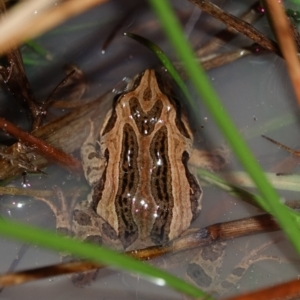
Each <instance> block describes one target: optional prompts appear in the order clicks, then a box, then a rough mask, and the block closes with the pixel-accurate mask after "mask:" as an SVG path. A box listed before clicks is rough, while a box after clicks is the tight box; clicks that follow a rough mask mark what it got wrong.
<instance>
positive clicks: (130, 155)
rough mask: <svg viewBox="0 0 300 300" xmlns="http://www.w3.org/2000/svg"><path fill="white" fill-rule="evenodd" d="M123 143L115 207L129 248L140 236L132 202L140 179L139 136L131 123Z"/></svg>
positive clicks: (121, 234) (122, 234)
mask: <svg viewBox="0 0 300 300" xmlns="http://www.w3.org/2000/svg"><path fill="white" fill-rule="evenodd" d="M122 145H123V147H122V151H121V154H120V163H119V183H118V190H117V193H116V197H115V207H116V214H117V216H118V224H119V238H120V240H121V242H122V244H123V246H124V248H127V247H128V246H130V245H131V244H132V243H133V242H134V241H135V240H136V239H137V238H138V227H137V225H136V223H135V222H134V219H133V215H132V202H133V201H134V200H133V198H134V197H135V196H136V191H137V186H138V181H139V170H138V165H137V159H138V150H139V149H138V143H137V137H136V134H135V132H134V130H133V129H132V127H131V126H130V125H129V124H125V125H124V129H123V140H122ZM128 195H130V196H128Z"/></svg>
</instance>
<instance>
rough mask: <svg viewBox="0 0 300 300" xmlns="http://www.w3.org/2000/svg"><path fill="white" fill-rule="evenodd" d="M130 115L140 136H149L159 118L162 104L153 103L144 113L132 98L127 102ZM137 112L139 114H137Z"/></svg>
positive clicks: (160, 102)
mask: <svg viewBox="0 0 300 300" xmlns="http://www.w3.org/2000/svg"><path fill="white" fill-rule="evenodd" d="M129 106H130V113H131V116H132V117H133V119H134V121H135V124H136V126H137V128H138V130H139V133H140V134H141V135H149V134H151V133H152V132H153V130H154V128H155V125H156V123H157V121H158V120H159V118H160V116H161V112H162V109H163V104H162V101H161V100H159V99H158V100H157V101H155V103H154V104H153V106H152V108H151V109H150V110H149V111H147V112H144V111H143V109H142V107H141V105H140V103H139V100H138V99H137V98H136V97H132V98H131V99H130V100H129ZM137 112H139V114H137Z"/></svg>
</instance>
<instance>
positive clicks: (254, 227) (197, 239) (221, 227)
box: [0, 214, 279, 286]
mask: <svg viewBox="0 0 300 300" xmlns="http://www.w3.org/2000/svg"><path fill="white" fill-rule="evenodd" d="M276 230H279V227H278V225H277V224H276V222H275V221H274V220H273V217H272V216H270V215H266V214H264V215H260V216H257V217H252V218H245V219H241V220H237V221H230V222H224V223H218V224H214V225H211V226H208V227H206V228H202V229H190V230H188V231H187V232H186V233H185V234H184V235H183V236H182V237H180V238H178V239H176V240H174V241H172V242H170V243H169V244H167V245H166V246H162V247H149V248H146V249H141V250H136V251H130V252H127V253H126V254H127V255H129V256H131V257H134V258H136V259H139V260H149V259H153V258H156V257H158V256H161V255H163V254H167V253H176V252H180V251H185V250H191V249H192V248H198V247H203V246H206V245H210V244H211V243H214V242H219V241H223V240H227V239H232V238H236V237H241V236H246V235H252V234H256V233H261V232H266V231H276ZM101 267H104V266H103V265H101V264H97V263H92V262H71V263H63V264H58V265H54V266H47V267H41V268H37V269H33V270H28V271H21V272H16V273H12V274H5V275H2V276H0V286H9V285H15V284H20V283H24V282H27V281H30V280H36V279H41V278H46V277H50V276H57V275H62V274H71V273H78V272H84V271H90V270H92V269H98V268H101Z"/></svg>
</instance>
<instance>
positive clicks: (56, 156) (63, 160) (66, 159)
mask: <svg viewBox="0 0 300 300" xmlns="http://www.w3.org/2000/svg"><path fill="white" fill-rule="evenodd" d="M0 128H2V129H3V130H5V131H6V132H7V133H9V134H11V135H12V136H14V137H16V138H17V139H18V140H20V141H21V142H23V143H26V144H27V145H29V146H30V147H32V148H34V150H35V151H37V152H38V153H40V154H42V155H44V156H45V157H47V158H48V159H50V160H52V161H55V162H58V163H59V164H61V165H63V166H66V167H68V168H70V169H73V170H76V171H79V170H81V169H82V167H81V163H80V162H79V161H78V160H77V159H75V158H74V157H72V156H70V155H68V154H66V153H65V152H63V151H61V150H59V149H56V148H54V147H53V146H51V145H50V144H47V143H46V142H44V141H42V140H41V139H39V138H36V137H35V136H33V135H31V134H29V133H28V132H26V131H23V130H22V129H20V128H18V127H17V126H15V125H13V124H12V123H10V122H8V121H7V120H5V119H3V118H0Z"/></svg>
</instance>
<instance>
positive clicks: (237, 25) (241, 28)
mask: <svg viewBox="0 0 300 300" xmlns="http://www.w3.org/2000/svg"><path fill="white" fill-rule="evenodd" d="M189 1H190V2H192V3H194V4H196V5H197V6H198V7H199V8H200V9H202V10H203V11H205V12H206V13H208V14H210V15H211V16H213V17H214V18H216V19H218V20H220V21H222V22H224V23H225V24H226V25H227V26H229V27H232V28H234V29H235V30H237V31H238V32H240V33H242V34H244V35H245V36H246V37H248V38H250V39H251V40H253V41H254V42H256V43H257V44H259V45H260V46H261V47H263V48H265V49H267V50H269V51H272V52H274V53H276V54H277V55H279V56H281V52H280V49H279V47H278V45H277V43H276V42H274V41H273V40H271V39H269V38H267V37H266V36H265V35H264V34H262V33H261V32H260V31H258V30H257V29H255V28H254V27H253V26H252V25H250V24H249V23H247V22H245V21H243V20H241V19H239V18H237V17H235V16H233V15H231V14H229V13H227V12H225V11H223V10H222V9H221V8H219V7H218V6H216V5H214V4H212V3H211V2H210V1H207V0H189Z"/></svg>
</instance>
